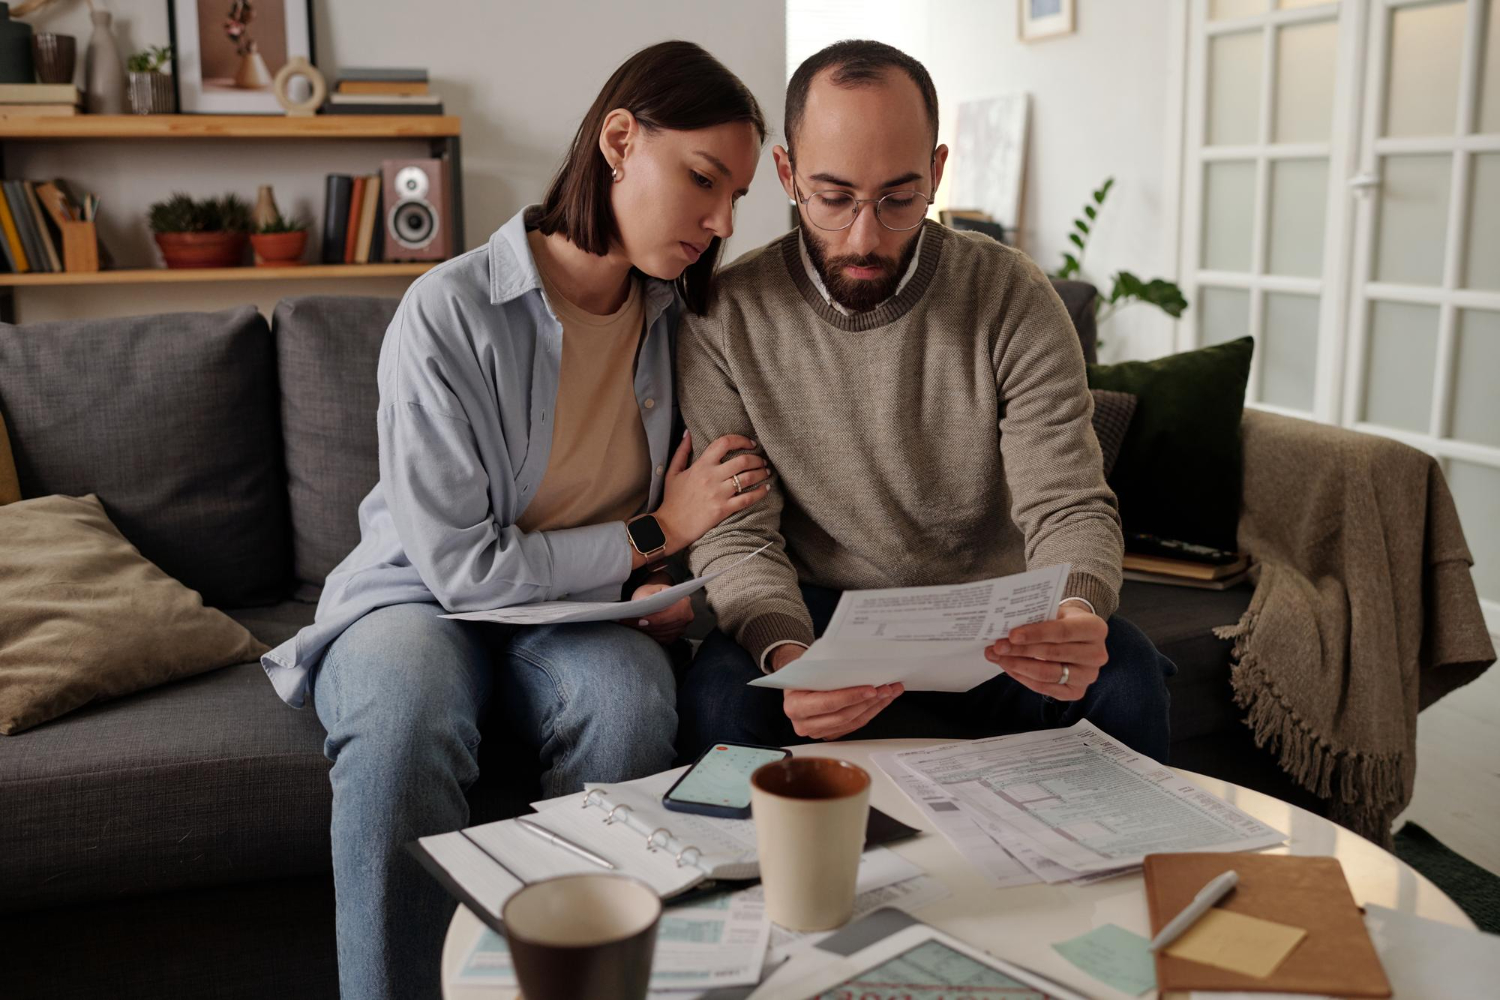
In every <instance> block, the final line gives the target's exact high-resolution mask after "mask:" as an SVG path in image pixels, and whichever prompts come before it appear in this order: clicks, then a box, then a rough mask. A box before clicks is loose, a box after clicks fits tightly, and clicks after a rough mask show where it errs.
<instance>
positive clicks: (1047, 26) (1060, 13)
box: [1016, 0, 1073, 42]
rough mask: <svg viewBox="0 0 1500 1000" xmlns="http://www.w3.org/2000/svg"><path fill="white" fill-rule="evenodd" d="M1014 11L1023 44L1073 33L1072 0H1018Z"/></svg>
mask: <svg viewBox="0 0 1500 1000" xmlns="http://www.w3.org/2000/svg"><path fill="white" fill-rule="evenodd" d="M1016 10H1017V14H1018V15H1019V17H1020V25H1019V27H1018V31H1019V34H1020V36H1021V41H1023V42H1034V41H1037V40H1038V39H1041V38H1057V37H1058V36H1060V35H1071V34H1072V33H1073V0H1019V2H1018V3H1017V5H1016Z"/></svg>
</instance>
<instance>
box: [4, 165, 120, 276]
mask: <svg viewBox="0 0 1500 1000" xmlns="http://www.w3.org/2000/svg"><path fill="white" fill-rule="evenodd" d="M0 192H3V194H4V197H0V265H3V266H4V269H5V270H7V271H10V272H13V273H15V274H27V273H35V274H46V273H52V272H57V271H97V270H99V237H98V232H97V230H96V229H95V227H94V220H95V219H96V218H97V217H98V214H99V199H97V198H95V197H93V196H92V195H89V196H85V197H84V198H82V199H79V198H76V197H74V195H73V192H72V191H71V190H70V189H69V187H68V185H67V182H66V181H62V180H54V181H45V182H43V183H40V184H35V183H33V182H31V181H0Z"/></svg>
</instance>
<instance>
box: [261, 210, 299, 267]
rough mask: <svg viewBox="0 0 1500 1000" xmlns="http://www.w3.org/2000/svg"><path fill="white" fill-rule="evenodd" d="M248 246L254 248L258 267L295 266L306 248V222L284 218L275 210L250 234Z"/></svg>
mask: <svg viewBox="0 0 1500 1000" xmlns="http://www.w3.org/2000/svg"><path fill="white" fill-rule="evenodd" d="M250 246H251V247H253V248H254V250H255V254H256V257H257V260H256V262H255V263H256V266H258V267H296V266H297V265H299V264H301V263H302V251H303V250H305V249H307V223H306V222H305V221H304V220H303V219H301V218H297V219H287V218H284V217H283V216H282V214H281V213H280V212H277V213H276V215H275V217H274V218H272V219H271V220H270V221H267V222H264V223H262V224H261V225H260V226H259V227H257V228H256V230H255V231H254V232H253V233H251V234H250Z"/></svg>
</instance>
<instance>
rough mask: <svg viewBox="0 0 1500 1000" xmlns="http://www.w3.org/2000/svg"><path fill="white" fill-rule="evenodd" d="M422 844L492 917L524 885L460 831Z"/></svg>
mask: <svg viewBox="0 0 1500 1000" xmlns="http://www.w3.org/2000/svg"><path fill="white" fill-rule="evenodd" d="M421 842H422V846H423V847H424V848H426V849H427V853H428V855H430V856H431V858H432V859H433V860H434V861H436V862H437V863H438V864H439V865H441V866H442V867H443V870H444V871H446V872H447V873H448V875H449V877H451V878H452V879H453V881H455V882H457V883H458V884H459V885H461V886H463V887H464V888H465V889H467V890H468V891H469V894H470V895H471V896H473V897H474V899H475V901H476V902H478V903H479V904H480V905H481V906H483V907H484V908H485V909H486V910H488V911H489V912H490V914H491V915H493V916H496V917H498V916H499V915H500V908H501V907H502V906H504V905H505V901H506V900H507V899H509V898H510V897H511V894H512V893H514V892H515V891H516V890H518V889H520V888H521V886H522V885H523V883H522V882H521V880H520V879H519V878H517V877H516V876H515V875H514V874H513V873H511V872H509V871H507V870H506V869H504V868H501V867H500V866H499V865H497V864H495V862H494V860H493V859H492V858H490V856H489V855H487V854H485V853H484V851H482V850H480V849H479V848H478V847H476V846H474V844H473V843H471V842H470V841H468V840H467V839H465V838H464V835H463V834H461V833H458V832H457V831H454V832H453V833H440V834H435V835H433V836H430V837H423V838H421ZM596 870H597V869H596Z"/></svg>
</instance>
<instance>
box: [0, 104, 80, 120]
mask: <svg viewBox="0 0 1500 1000" xmlns="http://www.w3.org/2000/svg"><path fill="white" fill-rule="evenodd" d="M81 114H83V112H82V111H80V110H79V109H78V107H77V106H76V105H73V104H0V118H73V117H76V116H78V115H81Z"/></svg>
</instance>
